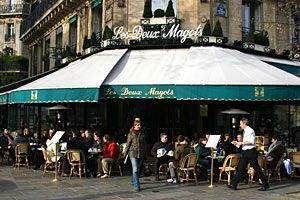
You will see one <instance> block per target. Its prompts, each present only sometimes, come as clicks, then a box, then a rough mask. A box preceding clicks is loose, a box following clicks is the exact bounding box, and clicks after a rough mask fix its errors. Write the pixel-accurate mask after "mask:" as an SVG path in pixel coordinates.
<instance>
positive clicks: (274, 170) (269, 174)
mask: <svg viewBox="0 0 300 200" xmlns="http://www.w3.org/2000/svg"><path fill="white" fill-rule="evenodd" d="M283 157H284V155H282V156H281V158H280V159H279V160H278V162H277V164H276V166H275V168H271V169H267V168H266V169H265V175H266V176H267V179H268V181H270V179H271V177H272V174H274V173H275V174H276V175H277V177H278V180H279V182H280V183H281V172H280V167H281V165H282V164H283Z"/></svg>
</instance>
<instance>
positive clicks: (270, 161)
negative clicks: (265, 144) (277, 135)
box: [265, 143, 285, 169]
mask: <svg viewBox="0 0 300 200" xmlns="http://www.w3.org/2000/svg"><path fill="white" fill-rule="evenodd" d="M270 147H271V146H270ZM284 152H285V147H284V146H283V144H281V143H280V144H278V145H276V146H275V147H274V148H272V149H270V148H269V151H268V152H267V154H266V163H265V164H266V166H265V168H266V169H274V168H275V167H276V165H277V163H278V161H279V159H280V158H282V156H283V154H284Z"/></svg>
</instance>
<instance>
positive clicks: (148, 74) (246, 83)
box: [100, 47, 300, 101]
mask: <svg viewBox="0 0 300 200" xmlns="http://www.w3.org/2000/svg"><path fill="white" fill-rule="evenodd" d="M100 93H101V94H102V95H101V97H100V98H106V99H110V98H174V99H180V100H181V99H195V100H234V101H243V100H246V101H249V100H250V101H290V100H299V99H300V78H298V77H296V76H294V75H292V74H290V73H287V72H285V71H282V70H280V69H278V68H276V67H274V66H272V65H269V64H267V63H265V62H262V61H260V60H258V59H257V58H255V57H254V56H251V55H247V54H244V53H241V52H239V51H237V50H231V49H225V48H219V47H191V48H190V49H155V50H131V51H128V52H127V53H126V55H125V56H124V57H123V58H122V60H121V61H120V62H119V64H118V65H117V66H116V67H115V68H114V69H113V70H112V72H111V73H110V74H109V76H108V77H107V78H106V80H105V82H104V83H103V85H102V86H101V92H100Z"/></svg>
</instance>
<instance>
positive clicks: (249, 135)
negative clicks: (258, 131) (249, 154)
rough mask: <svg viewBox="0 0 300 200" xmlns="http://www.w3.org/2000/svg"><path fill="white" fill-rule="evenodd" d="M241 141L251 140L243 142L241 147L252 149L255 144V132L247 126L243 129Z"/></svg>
mask: <svg viewBox="0 0 300 200" xmlns="http://www.w3.org/2000/svg"><path fill="white" fill-rule="evenodd" d="M243 142H251V143H252V144H243V147H242V149H243V150H249V149H253V148H255V146H256V140H255V132H254V130H253V129H252V128H250V127H249V126H247V127H246V128H245V129H244V136H243Z"/></svg>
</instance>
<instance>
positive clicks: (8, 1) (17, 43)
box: [0, 0, 30, 56]
mask: <svg viewBox="0 0 300 200" xmlns="http://www.w3.org/2000/svg"><path fill="white" fill-rule="evenodd" d="M29 13H30V4H28V3H26V2H25V1H23V0H1V1H0V50H1V51H2V50H3V49H4V48H5V47H9V48H12V49H13V54H14V55H22V56H26V55H27V54H28V53H27V52H28V51H27V47H25V46H24V45H23V44H22V42H21V40H20V26H21V22H22V20H23V19H24V18H26V17H27V16H28V15H29Z"/></svg>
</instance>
